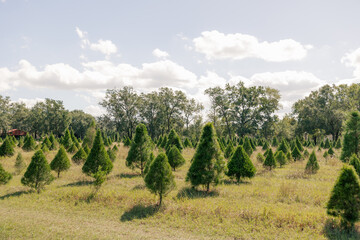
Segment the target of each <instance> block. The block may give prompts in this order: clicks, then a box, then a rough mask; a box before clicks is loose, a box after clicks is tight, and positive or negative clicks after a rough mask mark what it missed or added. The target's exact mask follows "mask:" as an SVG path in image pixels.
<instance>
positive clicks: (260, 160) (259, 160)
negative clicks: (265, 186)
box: [256, 153, 265, 163]
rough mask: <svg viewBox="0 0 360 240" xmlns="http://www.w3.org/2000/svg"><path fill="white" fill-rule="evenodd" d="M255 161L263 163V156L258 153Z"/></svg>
mask: <svg viewBox="0 0 360 240" xmlns="http://www.w3.org/2000/svg"><path fill="white" fill-rule="evenodd" d="M256 160H257V161H258V162H259V163H264V161H265V158H264V156H263V155H262V154H261V153H258V154H257V155H256Z"/></svg>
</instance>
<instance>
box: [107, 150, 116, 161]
mask: <svg viewBox="0 0 360 240" xmlns="http://www.w3.org/2000/svg"><path fill="white" fill-rule="evenodd" d="M107 154H108V155H109V158H110V160H111V161H112V162H115V160H116V154H115V152H114V151H113V150H112V149H111V148H109V149H108V150H107Z"/></svg>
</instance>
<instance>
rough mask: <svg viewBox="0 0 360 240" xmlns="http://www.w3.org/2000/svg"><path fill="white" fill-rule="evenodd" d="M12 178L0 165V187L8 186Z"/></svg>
mask: <svg viewBox="0 0 360 240" xmlns="http://www.w3.org/2000/svg"><path fill="white" fill-rule="evenodd" d="M11 178H12V175H11V174H10V173H8V172H7V171H5V170H4V168H3V167H2V165H1V164H0V185H4V184H7V183H8V182H9V181H10V180H11Z"/></svg>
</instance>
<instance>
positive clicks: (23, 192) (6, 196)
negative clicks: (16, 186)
mask: <svg viewBox="0 0 360 240" xmlns="http://www.w3.org/2000/svg"><path fill="white" fill-rule="evenodd" d="M30 193H31V192H30V191H18V192H13V193H8V194H6V195H4V196H1V197H0V200H4V199H6V198H10V197H20V196H21V195H24V194H30Z"/></svg>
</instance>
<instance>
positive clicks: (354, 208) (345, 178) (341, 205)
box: [327, 165, 360, 229]
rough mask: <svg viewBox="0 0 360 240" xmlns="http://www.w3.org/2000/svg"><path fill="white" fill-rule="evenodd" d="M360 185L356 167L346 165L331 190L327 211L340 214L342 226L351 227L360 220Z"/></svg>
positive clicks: (330, 213) (336, 214)
mask: <svg viewBox="0 0 360 240" xmlns="http://www.w3.org/2000/svg"><path fill="white" fill-rule="evenodd" d="M359 212H360V185H359V178H358V176H357V174H356V173H355V171H354V168H352V167H350V166H348V165H344V167H343V169H342V171H341V173H340V176H339V178H338V179H337V181H336V183H335V186H334V188H333V190H332V192H331V196H330V200H329V202H328V204H327V213H328V214H329V215H332V216H340V217H341V223H342V226H343V227H344V228H346V229H350V228H352V227H353V226H354V224H355V222H356V221H358V220H359Z"/></svg>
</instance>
